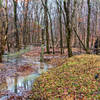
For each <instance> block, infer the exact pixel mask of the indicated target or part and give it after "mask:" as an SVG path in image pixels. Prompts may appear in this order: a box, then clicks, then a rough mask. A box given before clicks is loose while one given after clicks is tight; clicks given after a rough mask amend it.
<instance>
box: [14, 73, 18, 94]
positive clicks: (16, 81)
mask: <svg viewBox="0 0 100 100" xmlns="http://www.w3.org/2000/svg"><path fill="white" fill-rule="evenodd" d="M17 83H18V76H17V75H16V76H15V84H14V86H15V90H14V92H15V93H17Z"/></svg>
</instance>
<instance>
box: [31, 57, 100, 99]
mask: <svg viewBox="0 0 100 100" xmlns="http://www.w3.org/2000/svg"><path fill="white" fill-rule="evenodd" d="M97 73H100V56H97V55H79V56H73V57H71V58H68V59H66V61H65V63H64V64H63V65H62V66H58V67H55V68H52V69H50V70H49V71H48V72H46V73H44V74H42V75H41V76H40V77H39V78H38V79H37V80H36V81H35V83H34V85H33V97H32V98H33V100H74V99H75V98H77V100H83V99H84V100H91V99H92V100H99V99H100V78H98V79H97V80H96V79H95V75H96V74H97Z"/></svg>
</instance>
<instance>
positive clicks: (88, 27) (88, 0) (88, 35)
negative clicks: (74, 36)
mask: <svg viewBox="0 0 100 100" xmlns="http://www.w3.org/2000/svg"><path fill="white" fill-rule="evenodd" d="M87 4H88V18H87V41H86V42H87V49H88V50H89V40H90V15H91V6H90V0H87Z"/></svg>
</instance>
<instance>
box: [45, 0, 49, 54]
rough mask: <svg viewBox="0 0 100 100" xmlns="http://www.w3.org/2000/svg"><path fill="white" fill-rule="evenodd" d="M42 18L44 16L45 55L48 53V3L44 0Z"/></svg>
mask: <svg viewBox="0 0 100 100" xmlns="http://www.w3.org/2000/svg"><path fill="white" fill-rule="evenodd" d="M44 13H45V14H44V16H45V18H44V19H45V28H46V49H47V53H50V51H49V32H48V1H47V0H45V7H44Z"/></svg>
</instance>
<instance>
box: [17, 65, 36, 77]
mask: <svg viewBox="0 0 100 100" xmlns="http://www.w3.org/2000/svg"><path fill="white" fill-rule="evenodd" d="M34 71H35V69H34V68H32V67H31V66H29V65H23V66H19V67H18V68H17V74H20V75H28V74H30V73H33V72H34Z"/></svg>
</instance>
